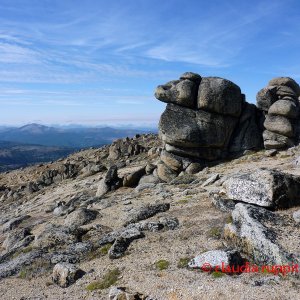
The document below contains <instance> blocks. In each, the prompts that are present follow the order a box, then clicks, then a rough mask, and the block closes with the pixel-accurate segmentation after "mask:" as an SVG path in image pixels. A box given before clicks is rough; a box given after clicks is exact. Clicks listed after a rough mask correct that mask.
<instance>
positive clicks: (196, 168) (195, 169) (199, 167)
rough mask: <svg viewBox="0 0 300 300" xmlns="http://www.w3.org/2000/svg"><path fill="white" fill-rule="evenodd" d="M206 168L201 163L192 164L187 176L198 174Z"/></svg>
mask: <svg viewBox="0 0 300 300" xmlns="http://www.w3.org/2000/svg"><path fill="white" fill-rule="evenodd" d="M203 168H204V166H203V165H202V164H200V163H195V162H194V163H191V164H190V165H189V166H188V167H187V168H186V169H185V172H186V173H187V174H196V173H198V172H200V171H201V170H203Z"/></svg>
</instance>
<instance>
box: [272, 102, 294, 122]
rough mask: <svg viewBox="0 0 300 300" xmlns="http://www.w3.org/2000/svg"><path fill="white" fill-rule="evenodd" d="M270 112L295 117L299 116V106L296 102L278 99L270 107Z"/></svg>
mask: <svg viewBox="0 0 300 300" xmlns="http://www.w3.org/2000/svg"><path fill="white" fill-rule="evenodd" d="M268 114H273V115H279V116H284V117H287V118H290V119H295V118H297V116H298V107H297V106H296V104H295V103H294V102H291V101H287V100H278V101H276V102H275V103H274V104H272V105H271V107H270V108H269V111H268Z"/></svg>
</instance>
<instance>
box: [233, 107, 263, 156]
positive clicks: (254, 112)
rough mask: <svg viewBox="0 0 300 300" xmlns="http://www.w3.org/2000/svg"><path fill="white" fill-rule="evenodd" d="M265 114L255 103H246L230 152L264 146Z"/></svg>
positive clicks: (256, 148) (257, 148)
mask: <svg viewBox="0 0 300 300" xmlns="http://www.w3.org/2000/svg"><path fill="white" fill-rule="evenodd" d="M263 119H264V117H263V114H262V112H261V111H259V110H258V109H257V108H256V106H255V105H254V104H249V103H244V105H243V109H242V113H241V116H240V119H239V123H238V124H237V125H236V128H235V130H234V133H233V139H232V141H231V142H230V148H229V151H230V152H235V153H241V152H243V151H245V150H249V149H251V150H259V149H262V148H263V139H262V131H263V124H262V123H263Z"/></svg>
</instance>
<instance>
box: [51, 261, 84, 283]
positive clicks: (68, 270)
mask: <svg viewBox="0 0 300 300" xmlns="http://www.w3.org/2000/svg"><path fill="white" fill-rule="evenodd" d="M83 275H84V271H82V270H81V269H79V268H78V267H76V265H73V264H70V263H58V264H56V265H55V266H54V268H53V273H52V280H53V282H54V283H55V284H57V285H59V286H60V287H63V288H66V287H68V286H70V285H71V284H73V283H75V282H76V280H78V279H79V278H81V277H82V276H83Z"/></svg>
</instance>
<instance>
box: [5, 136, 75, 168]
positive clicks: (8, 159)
mask: <svg viewBox="0 0 300 300" xmlns="http://www.w3.org/2000/svg"><path fill="white" fill-rule="evenodd" d="M75 151H76V149H75V148H67V147H50V146H40V145H29V144H21V143H14V142H6V141H0V172H3V171H8V170H13V169H18V168H21V167H25V166H28V165H31V164H36V163H43V162H48V161H52V160H57V159H59V158H62V157H66V156H68V155H69V154H71V153H73V152H75Z"/></svg>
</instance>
